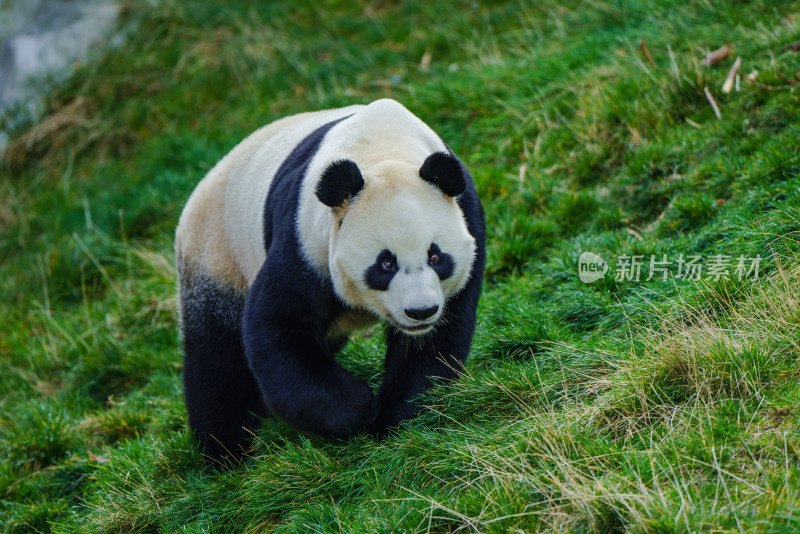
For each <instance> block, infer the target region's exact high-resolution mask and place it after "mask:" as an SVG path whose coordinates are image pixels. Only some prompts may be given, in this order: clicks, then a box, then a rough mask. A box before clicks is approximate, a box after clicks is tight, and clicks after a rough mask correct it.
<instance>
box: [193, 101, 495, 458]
mask: <svg viewBox="0 0 800 534" xmlns="http://www.w3.org/2000/svg"><path fill="white" fill-rule="evenodd" d="M346 118H347V117H342V118H339V119H336V120H333V121H331V122H328V123H327V124H324V125H322V126H320V127H318V128H317V129H316V130H314V131H313V132H312V133H310V134H309V135H307V136H306V137H305V138H304V139H303V140H302V141H301V142H300V143H299V144H297V145H296V146H295V147H294V148H293V149H292V150H291V152H290V153H289V154H288V156H286V157H285V159H284V160H283V162H282V163H281V164H280V167H279V168H278V170H277V172H276V173H275V175H274V178H273V180H272V183H271V185H270V187H269V193H268V195H267V199H266V205H265V206H264V210H263V214H261V217H262V219H261V223H260V224H263V228H264V232H263V236H264V250H265V251H266V258H267V259H266V261H265V262H264V264H263V265H262V267H261V269H260V270H259V271H258V274H257V276H256V277H255V280H254V281H253V282H252V285H251V286H250V287H249V289H243V288H241V287H240V288H231V287H228V286H229V284H226V283H224V282H219V281H217V280H215V279H214V277H210V276H208V275H207V274H205V273H203V272H201V270H197V269H190V268H186V267H184V265H187V264H188V263H189V262H188V260H190V258H183V257H181V256H180V253H179V261H178V263H179V270H180V273H179V274H180V295H181V315H182V334H183V342H184V352H185V363H184V386H185V394H186V404H187V410H188V413H189V426H190V428H191V429H192V431H193V432H194V433H195V435H196V436H197V438H198V439H199V441H200V444H201V446H202V447H203V449H204V452H205V453H206V454H207V455H208V456H210V457H212V458H219V457H222V456H227V455H233V456H236V455H238V454H240V452H241V450H242V448H243V447H244V446H246V444H247V442H248V440H249V437H250V436H251V435H252V432H253V431H254V430H255V429H257V428H258V424H259V419H260V418H263V417H265V416H267V415H268V414H270V413H273V414H275V415H277V416H278V417H279V418H280V419H282V420H284V421H286V422H288V423H289V424H291V425H292V426H293V427H294V428H296V429H298V430H304V431H309V432H312V433H314V434H318V435H322V436H328V437H338V438H345V437H347V436H349V435H352V434H354V433H357V432H362V431H366V432H369V433H372V434H375V435H383V434H385V433H386V431H387V430H388V429H389V428H391V427H393V426H394V425H396V424H397V423H399V422H400V421H402V420H404V419H407V418H409V417H412V416H413V415H414V413H415V411H416V409H417V408H416V406H415V405H414V403H413V402H412V401H413V399H414V398H415V397H417V396H418V395H419V394H420V393H422V392H423V391H425V390H426V389H427V388H429V387H430V386H431V385H432V381H431V379H432V378H436V379H442V378H443V379H452V378H454V377H455V376H456V374H457V372H458V370H459V369H461V368H462V366H463V363H464V361H465V359H466V357H467V354H468V352H469V347H470V343H471V339H472V335H473V331H474V328H475V321H476V308H477V304H478V299H479V296H480V291H481V283H482V277H483V274H482V273H483V267H484V262H485V251H484V238H485V229H484V217H483V210H482V207H481V204H480V201H479V200H478V196H477V193H476V190H475V186H474V183H473V181H472V178H471V176H470V175H469V173H468V172H467V171H466V169H465V168H464V167H463V165H462V164H461V163H460V161H459V160H458V159H457V158H456V157H455V155H453V153H452V152H450V151H449V149H448V152H446V153H441V152H437V153H434V154H431V155H430V156H429V157H428V158H426V160H425V162H424V165H423V166H422V167H421V168H420V172H419V174H420V179H423V180H426V181H428V182H430V183H431V184H433V185H435V186H437V187H439V188H440V189H441V190H442V192H443V193H445V194H448V195H450V196H453V193H456V194H457V195H458V196H457V197H456V199H455V200H456V202H457V205H458V207H459V208H460V210H461V212H462V213H463V217H464V220H465V221H466V227H467V230H468V232H469V234H471V236H472V237H473V238H474V240H475V253H474V259H473V263H472V267H471V270H470V274H469V278H468V280H467V282H466V284H465V285H464V286H463V288H462V289H460V291H458V293H457V294H455V295H454V296H452V297H450V298H449V299H448V300H447V302H446V311H445V313H446V317H445V319H444V320H442V321H441V322H440V323H439V324H438V325H437V326H436V328H435V329H434V330H433V331H432V332H430V333H427V334H425V335H424V336H419V337H416V336H415V337H413V338H411V337H410V336H409V335H407V334H406V333H404V332H403V331H401V330H400V329H399V328H397V327H396V326H394V325H391V324H390V325H388V326H387V331H386V341H387V351H386V358H385V364H384V366H385V376H384V380H383V384H382V386H381V387H380V390H379V391H378V394H377V395H375V394H374V393H373V392H372V391H371V390H370V388H369V387H368V386H367V385H366V384H365V383H364V382H363V381H361V380H359V379H357V378H355V377H354V376H353V375H352V374H350V373H349V372H348V371H346V370H345V369H344V368H343V367H342V366H341V365H340V364H339V363H338V362H337V361H336V360H335V359H334V354H335V352H336V351H337V350H339V349H340V348H341V347H342V346H343V344H344V343H345V342H346V339H347V338H346V336H343V335H341V334H340V333H337V332H333V331H332V330H331V326H332V325H333V324H334V323H335V322H336V321H337V319H338V318H340V317H341V316H342V315H343V314H345V313H347V312H348V310H349V309H350V308H349V306H347V305H346V304H345V303H343V302H342V300H341V298H340V297H339V296H338V295H337V294H336V293H335V291H334V288H333V283H332V281H331V279H330V278H325V277H322V276H320V274H319V272H318V271H317V270H316V269H314V268H313V267H312V266H311V265H309V263H308V260H307V258H306V257H304V255H303V253H302V248H301V243H300V241H299V240H300V235H299V232H298V230H297V223H296V218H297V213H298V205H299V202H300V188H301V184H302V182H303V178H304V176H305V173H306V171H307V169H308V166H309V163H310V162H311V161H312V159H313V157H314V155H315V154H316V153H317V151H318V150H319V148H320V145H321V143H323V142H324V140H325V136H326V134H327V133H328V132H329V130H330V129H331V128H332V127H333V126H334V125H336V124H337V123H339V122H340V121H342V120H344V119H346ZM344 161H345V163H341V162H334V163H333V164H332V165H331V166H329V168H328V171H330V172H326V173H325V175H327V176H323V179H321V181H320V182H319V184H318V187H317V190H316V194H317V197H318V198H319V200H320V202H322V203H324V204H326V205H330V206H336V205H339V204H344V203H347V202H348V201H349V200H350V199H351V198H352V197H354V196H357V195H358V194H359V192H360V189H361V188H362V187H363V185H364V184H363V180H362V181H361V182H360V183H359V178H360V175H359V176H355V174H356V173H358V168H357V166H356V167H355V169H353V168H352V167H351V164H352V165H354V163H353V162H352V161H349V160H344ZM254 222H255V221H254ZM340 222H341V221H340ZM182 224H183V223H182ZM445 256H447V254H445V253H442V258H443V260H442V261H446V260H447V258H445ZM450 261H452V259H451V260H450ZM442 268H445V267H442ZM450 268H451V269H452V266H451V267H450ZM437 275H439V276H440V277H441V276H442V275H441V274H439V271H437Z"/></svg>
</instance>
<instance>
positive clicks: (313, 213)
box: [176, 99, 475, 335]
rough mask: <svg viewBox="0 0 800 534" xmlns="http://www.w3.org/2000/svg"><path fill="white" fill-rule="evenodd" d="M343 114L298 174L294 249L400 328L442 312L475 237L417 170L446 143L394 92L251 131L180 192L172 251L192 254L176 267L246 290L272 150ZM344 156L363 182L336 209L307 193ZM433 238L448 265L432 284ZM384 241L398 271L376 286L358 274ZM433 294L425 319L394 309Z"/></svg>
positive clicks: (260, 254)
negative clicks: (451, 266)
mask: <svg viewBox="0 0 800 534" xmlns="http://www.w3.org/2000/svg"><path fill="white" fill-rule="evenodd" d="M342 117H347V118H345V119H344V120H342V121H341V122H338V123H337V124H336V125H334V126H333V127H332V128H331V129H330V130H329V131H328V133H327V134H326V136H325V140H324V142H323V143H322V145H321V146H320V149H319V150H318V151H317V153H316V154H315V156H314V157H313V159H312V161H311V162H310V164H309V166H308V169H307V171H306V174H305V178H304V181H303V183H302V185H301V189H300V201H299V205H298V209H297V221H296V225H297V231H298V236H299V239H300V244H301V246H302V248H303V253H304V256H305V258H306V259H307V261H308V263H309V264H310V265H311V266H313V268H314V269H315V270H316V271H317V273H318V274H319V276H321V277H324V278H331V279H332V281H333V285H334V289H335V291H336V294H337V295H338V296H339V297H340V298H341V299H342V300H343V301H344V302H345V303H346V304H348V305H349V306H351V307H352V308H353V309H354V310H359V311H361V310H365V309H366V310H369V311H370V312H372V313H373V314H375V315H376V316H378V317H381V318H383V319H385V320H388V321H390V322H393V323H394V324H396V325H397V326H399V327H400V328H415V327H417V329H416V330H414V331H409V333H413V334H417V335H419V334H424V333H426V332H427V331H429V330H430V328H432V327H433V325H434V324H435V323H436V322H437V321H438V320H439V319H440V318H441V313H442V310H443V309H444V301H445V300H446V299H447V298H449V297H450V296H452V295H454V294H455V293H456V292H458V290H459V289H461V287H463V285H464V283H465V282H466V280H467V278H468V276H469V273H470V266H471V264H472V257H473V255H474V253H475V244H474V239H473V238H472V236H471V235H470V234H469V232H468V231H467V228H466V223H465V221H464V218H463V215H462V213H461V211H460V209H459V207H458V205H457V204H456V202H455V200H454V199H453V198H450V197H447V196H445V195H444V194H442V192H441V191H439V190H438V189H437V188H436V187H434V186H433V185H431V184H429V183H428V182H426V181H424V180H421V179H420V177H419V169H420V167H421V166H422V164H423V162H424V161H425V158H426V157H428V156H429V155H431V154H432V153H434V152H441V151H446V150H447V147H446V145H445V144H444V143H443V142H442V140H441V139H440V138H439V136H437V135H436V134H435V133H434V132H433V130H431V129H430V128H429V127H428V126H427V125H426V124H425V123H423V122H422V121H421V120H420V119H418V118H417V117H416V116H414V115H413V114H412V113H411V112H409V111H408V110H407V109H406V108H405V107H403V106H402V105H401V104H399V103H397V102H395V101H394V100H388V99H384V100H378V101H376V102H373V103H371V104H369V105H367V106H349V107H345V108H340V109H334V110H326V111H320V112H311V113H303V114H300V115H294V116H291V117H287V118H285V119H281V120H279V121H276V122H274V123H272V124H270V125H268V126H266V127H264V128H262V129H260V130H258V131H256V132H255V133H253V134H252V135H250V136H249V137H248V138H247V139H245V140H244V141H243V142H242V143H240V144H239V145H238V146H237V147H236V148H235V149H234V150H232V151H231V152H230V153H229V154H228V155H227V156H226V157H225V158H224V159H222V160H221V161H220V162H219V163H218V164H217V165H216V166H215V167H214V168H213V169H212V170H211V171H210V172H209V173H208V175H207V176H206V177H205V178H204V179H203V181H202V182H201V183H200V184H199V185H198V187H197V189H196V190H195V192H194V193H193V195H192V197H191V198H190V200H189V202H188V204H187V206H186V208H185V210H184V212H183V215H182V217H181V220H180V223H179V225H178V232H177V240H176V246H177V253H178V258H179V261H182V260H180V259H181V258H191V262H192V263H193V264H194V265H191V266H188V265H187V266H186V268H196V269H200V270H201V271H203V272H205V273H207V274H208V275H210V276H211V277H213V278H215V279H216V280H219V281H222V282H224V283H226V284H228V285H229V286H230V287H232V288H235V289H237V290H240V291H244V292H246V290H247V288H249V287H250V286H251V285H252V283H253V281H254V280H255V277H256V275H257V274H258V272H259V269H261V267H262V265H263V264H264V261H265V260H266V253H265V251H264V234H263V232H264V228H263V225H262V224H260V222H261V219H262V218H261V217H260V214H261V213H262V212H263V210H264V206H265V203H266V199H267V195H268V193H269V190H270V185H271V183H272V179H273V177H274V175H275V173H276V172H277V170H278V168H279V167H280V165H281V163H282V159H281V158H280V157H276V155H279V154H287V153H288V152H289V151H290V150H291V149H292V148H293V147H295V146H296V145H297V144H298V143H299V142H300V141H301V140H302V139H303V138H304V137H306V136H307V135H308V134H310V133H311V132H313V131H314V130H316V129H317V128H319V127H320V126H322V125H324V124H326V123H329V122H331V121H335V120H337V119H341V118H342ZM342 159H348V160H351V161H354V162H355V163H356V164H357V165H358V168H359V170H360V171H361V173H362V176H363V178H364V182H365V185H364V189H363V191H361V192H360V194H359V195H358V196H357V198H356V199H355V201H354V202H352V204H351V205H350V207H349V208H348V209H347V210H346V213H345V212H343V211H342V210H337V209H333V210H332V209H331V208H329V207H328V206H325V205H324V204H322V203H321V202H320V201H319V199H318V198H317V197H316V195H315V189H316V186H317V182H318V181H319V178H320V176H321V175H322V173H323V172H324V170H325V169H326V168H327V167H328V166H329V165H330V164H331V163H333V162H334V161H338V160H342ZM345 215H346V216H345ZM340 220H342V225H341V227H339V221H340ZM431 243H438V244H439V245H440V246H442V247H443V249H444V250H445V251H446V252H447V253H449V254H451V255H453V256H455V264H456V267H457V270H456V273H454V275H453V276H451V277H450V278H448V279H447V280H444V281H443V282H442V283H441V284H440V282H439V279H438V278H437V277H436V274H435V273H434V272H433V271H432V270H431V269H430V268H426V262H427V249H428V246H429V245H430V244H431ZM383 249H389V250H391V251H392V252H393V253H394V254H396V256H397V259H398V264H399V266H400V267H401V272H400V273H398V275H397V276H395V277H394V279H393V280H392V282H391V285H390V287H389V290H388V291H375V290H372V289H369V288H368V287H367V286H366V284H365V283H364V281H363V276H362V275H363V273H364V270H365V269H366V268H367V267H368V266H369V265H370V264H372V263H373V262H374V261H375V258H376V256H377V254H378V253H379V252H380V251H381V250H383ZM431 306H438V307H439V311H438V312H437V313H436V315H435V316H433V317H431V318H429V319H426V320H425V321H416V320H414V319H410V318H409V317H408V316H406V315H405V314H404V310H405V309H407V308H428V307H431ZM357 314H358V312H357ZM364 322H365V321H363V318H361V317H358V318H355V317H345V318H342V320H340V324H341V325H342V326H341V328H338V330H341V331H342V333H347V327H346V326H345V325H351V324H352V325H353V326H360V325H362V324H363V323H364ZM421 324H424V325H428V328H419V326H420V325H421Z"/></svg>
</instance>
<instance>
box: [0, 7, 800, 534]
mask: <svg viewBox="0 0 800 534" xmlns="http://www.w3.org/2000/svg"><path fill="white" fill-rule="evenodd" d="M229 4H230V3H228V2H197V1H179V0H174V1H173V0H163V1H162V0H159V1H155V2H146V3H145V2H142V3H131V4H129V7H128V8H127V11H126V15H125V23H124V24H125V27H126V28H129V29H130V30H129V38H128V40H127V44H125V45H124V46H121V47H118V48H114V49H111V50H108V51H105V52H103V53H102V55H99V56H98V57H96V58H95V59H94V60H92V61H91V62H89V63H88V64H86V65H83V66H80V67H79V68H78V70H77V72H76V74H75V75H74V76H73V77H72V78H71V80H70V81H69V82H68V83H67V84H65V85H64V86H62V87H60V88H59V89H57V90H56V91H55V92H54V93H53V94H52V95H51V98H50V100H49V104H48V106H49V114H48V115H47V116H46V117H45V118H44V119H43V120H42V121H41V122H40V123H39V124H36V125H29V127H28V128H24V129H18V131H17V133H16V135H17V137H16V140H15V141H14V142H13V143H12V144H11V145H10V146H9V147H8V148H7V150H6V151H5V153H4V155H3V159H2V162H0V273H2V276H0V302H1V303H2V304H0V306H2V320H0V531H3V532H48V531H57V532H68V531H75V532H119V531H125V532H152V531H160V532H176V531H187V532H201V531H203V532H205V531H218V532H226V531H231V530H237V529H240V530H247V531H273V530H274V531H277V532H294V531H298V532H307V531H314V532H333V531H337V532H338V531H343V532H387V531H391V530H393V531H397V532H453V531H459V530H463V531H473V530H475V531H481V532H506V531H523V532H528V531H537V530H541V531H569V532H595V531H596V532H628V531H630V532H684V531H713V532H791V531H795V530H800V470H799V468H800V461H799V460H800V383H799V382H798V378H799V376H800V300H799V298H798V295H800V267H798V258H800V244H798V231H800V189H798V186H800V113H799V112H800V77H798V73H799V72H800V52H795V51H792V50H791V49H790V48H787V47H786V45H787V44H788V43H792V42H796V41H798V40H800V2H797V1H788V2H787V1H784V2H777V1H775V2H770V1H766V0H755V1H738V2H713V3H712V2H706V1H700V0H697V1H691V0H690V1H688V2H681V3H678V2H671V1H666V0H658V1H650V2H639V1H632V0H620V1H617V2H599V1H588V0H587V1H582V2H572V1H567V2H562V1H556V0H541V1H536V2H534V1H528V0H523V1H516V0H511V1H508V2H503V1H498V2H485V3H483V2H444V1H438V0H437V1H430V0H428V1H423V0H419V1H417V0H409V1H406V2H402V3H398V2H388V1H382V0H377V1H373V2H367V1H365V0H358V1H357V2H339V1H327V2H322V3H320V2H313V1H307V0H302V1H297V2H269V3H267V2H264V3H263V5H262V4H257V3H255V2H251V3H243V5H242V7H238V8H237V7H231V6H230V5H229ZM642 43H644V48H646V50H647V53H645V52H644V48H643V47H642ZM726 43H728V44H730V45H731V46H732V48H733V54H732V55H731V56H730V57H729V58H727V59H724V60H723V61H721V62H720V63H718V64H716V65H713V66H707V65H704V64H703V57H704V56H705V55H706V54H707V53H708V52H710V51H713V50H715V49H716V48H718V47H720V46H721V45H723V44H726ZM737 57H740V58H741V74H740V77H739V83H738V84H737V86H736V87H737V88H734V90H733V91H731V92H730V93H723V92H722V90H721V87H722V84H723V81H724V80H725V78H726V75H727V73H728V71H729V69H730V68H731V66H732V64H733V62H734V60H735V59H736V58H737ZM755 70H757V71H758V75H757V76H756V77H755V78H754V80H753V81H752V82H747V81H746V80H745V77H746V76H747V75H748V74H750V73H751V72H753V71H755ZM380 97H392V98H395V99H397V100H399V101H401V102H403V103H404V104H406V105H407V107H409V108H410V109H411V110H412V111H413V112H414V113H416V114H417V115H418V116H420V117H421V118H423V119H424V120H425V121H426V122H427V123H428V124H430V125H431V126H432V127H433V128H434V129H435V130H436V131H437V132H438V133H439V134H440V135H441V136H442V137H443V138H444V140H445V141H447V142H448V143H449V144H450V146H451V147H452V148H453V149H454V150H455V152H456V153H457V154H458V155H459V156H460V157H461V158H462V159H463V160H464V161H465V162H466V163H467V165H468V166H469V168H470V169H471V171H472V174H473V175H474V176H475V178H476V182H477V184H478V190H479V193H480V195H481V197H482V199H483V202H484V206H485V208H486V214H487V226H488V253H489V258H488V265H487V278H486V284H485V287H484V293H483V297H482V301H481V305H480V308H479V326H478V330H477V333H476V336H475V339H474V343H473V351H472V356H471V359H470V361H469V363H468V366H467V373H466V375H465V376H464V377H463V378H462V379H461V380H459V381H458V382H457V383H454V384H453V385H451V386H447V387H440V388H437V389H435V390H434V391H432V392H431V393H430V394H429V395H428V396H427V397H426V398H425V399H424V401H425V404H426V405H427V406H428V409H427V410H426V411H425V413H424V414H423V415H422V416H420V417H419V418H417V419H415V420H413V421H411V422H409V423H407V424H404V425H403V426H402V427H401V428H400V429H399V431H398V432H397V433H396V435H394V436H391V437H390V438H389V439H387V440H386V441H385V442H376V441H373V440H372V439H370V438H368V437H365V436H361V437H357V438H355V439H352V440H351V441H348V442H330V441H325V440H321V439H318V438H314V437H312V436H306V435H302V434H298V433H296V432H294V431H292V430H291V429H289V428H287V427H286V426H284V425H282V424H280V423H278V422H276V421H274V420H268V421H265V422H264V426H263V429H262V430H261V432H259V434H258V436H257V440H256V444H255V446H254V449H253V451H252V457H251V458H250V459H249V460H248V461H247V463H246V465H244V466H241V467H239V468H236V469H233V470H230V471H228V472H222V473H215V472H212V471H209V470H207V469H206V468H205V467H204V465H203V463H202V461H201V456H200V454H199V453H198V451H197V450H196V448H195V446H194V445H193V444H192V442H191V441H190V440H189V438H188V435H187V432H186V414H185V409H184V406H183V401H182V391H181V365H182V364H181V353H180V347H179V333H178V329H177V321H176V310H175V272H174V262H173V258H172V251H171V249H172V239H173V232H174V228H175V225H176V223H177V219H178V216H179V214H180V211H181V209H182V206H183V204H184V202H185V201H186V199H187V198H188V195H189V194H190V192H191V191H192V189H193V187H194V185H195V184H196V183H197V181H198V180H199V179H200V178H202V176H203V175H204V173H205V172H207V171H208V170H209V169H210V168H211V167H212V165H214V163H215V162H216V161H217V160H218V159H219V158H221V157H222V156H223V155H224V154H225V153H226V152H227V151H228V150H230V149H231V148H232V147H233V146H234V145H235V144H236V143H237V142H238V141H239V140H241V139H242V138H243V137H244V136H246V135H247V134H248V133H249V132H251V131H252V130H254V129H256V128H257V127H259V126H261V125H263V124H265V123H267V122H269V121H271V120H273V119H276V118H278V117H280V116H283V115H286V114H290V113H294V112H299V111H305V110H309V109H319V108H326V107H335V106H342V105H347V104H353V103H366V102H368V101H371V100H373V99H376V98H380ZM711 100H713V102H714V103H715V105H716V106H717V108H718V112H719V116H718V115H717V113H716V112H715V109H714V107H713V106H712V104H711ZM6 123H7V124H9V125H13V124H17V123H18V120H17V117H13V116H12V117H9V118H7V119H6ZM583 252H592V253H595V254H598V255H599V256H601V257H602V258H604V259H605V260H606V261H607V263H608V265H609V272H608V273H607V274H606V276H605V277H604V278H602V279H601V280H598V281H596V282H594V283H583V282H582V281H581V280H580V279H579V276H578V258H579V256H580V255H581V253H583ZM636 256H641V258H637V259H636V261H641V264H642V270H641V276H640V278H639V280H638V281H637V280H635V279H630V278H635V277H633V276H627V275H629V274H632V273H630V272H629V271H628V270H627V269H625V262H626V261H627V260H626V259H628V260H629V259H631V258H633V257H636ZM651 257H652V258H654V260H655V261H658V262H664V263H661V264H654V265H653V266H654V267H656V269H654V270H652V271H651V269H650V267H651V265H650V259H651ZM692 258H694V259H692ZM756 259H758V261H759V263H758V269H757V271H756V270H755V269H753V267H754V261H755V260H756ZM690 261H692V262H693V263H692V264H693V265H696V264H699V265H701V266H702V271H701V272H700V273H699V275H697V273H696V272H694V273H693V272H691V271H688V272H687V262H690ZM659 266H661V267H664V268H662V269H660V270H659V269H657V267H659ZM651 275H652V276H651ZM382 337H383V334H382V332H381V331H380V329H378V328H376V329H374V330H371V331H369V332H366V333H364V334H363V335H362V336H360V337H359V338H358V339H356V340H354V341H353V342H352V343H351V344H350V345H348V346H347V347H346V348H345V350H344V351H343V353H342V354H341V360H342V361H343V362H344V363H345V365H346V366H347V367H348V368H350V369H352V370H354V372H356V373H357V374H358V375H359V376H361V377H363V378H365V379H367V380H368V381H369V382H370V383H371V384H373V385H377V384H379V383H380V378H381V373H382V350H383V349H382V347H383V344H382Z"/></svg>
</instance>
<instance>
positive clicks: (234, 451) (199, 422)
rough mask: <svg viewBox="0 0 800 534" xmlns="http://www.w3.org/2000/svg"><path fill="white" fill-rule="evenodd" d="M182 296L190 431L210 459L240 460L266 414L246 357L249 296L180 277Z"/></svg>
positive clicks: (206, 280) (200, 279) (206, 281)
mask: <svg viewBox="0 0 800 534" xmlns="http://www.w3.org/2000/svg"><path fill="white" fill-rule="evenodd" d="M182 271H183V269H182ZM180 297H181V302H180V304H181V322H182V325H181V326H182V334H183V344H184V355H185V356H184V358H185V359H184V369H183V379H184V391H185V395H186V407H187V410H188V412H189V428H190V429H191V430H192V432H193V433H194V434H195V436H196V438H197V439H198V441H199V443H200V445H201V447H202V449H203V452H204V454H206V455H207V456H208V457H209V458H210V459H212V460H219V459H222V458H225V457H229V458H230V457H233V458H235V457H238V456H240V455H241V454H242V452H243V450H244V449H245V448H246V447H247V444H248V443H249V441H250V438H251V436H252V432H253V431H254V430H256V429H257V428H258V426H259V419H260V418H263V417H266V416H267V414H268V410H267V408H266V406H265V405H264V401H263V399H262V397H261V393H260V391H259V389H258V386H257V384H256V382H255V380H254V378H253V375H252V373H251V371H250V369H249V367H248V365H247V362H246V360H245V357H244V348H243V346H242V338H241V324H242V310H243V307H244V301H245V295H243V294H241V293H239V292H237V291H236V290H233V289H230V288H225V287H224V286H222V285H221V284H220V283H218V282H216V281H215V280H213V279H212V278H211V277H209V276H207V275H202V274H201V275H198V274H193V275H186V274H185V273H181V292H180Z"/></svg>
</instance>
